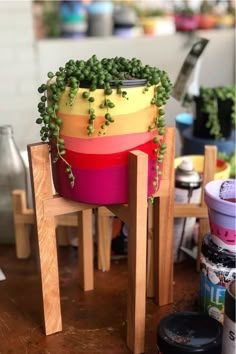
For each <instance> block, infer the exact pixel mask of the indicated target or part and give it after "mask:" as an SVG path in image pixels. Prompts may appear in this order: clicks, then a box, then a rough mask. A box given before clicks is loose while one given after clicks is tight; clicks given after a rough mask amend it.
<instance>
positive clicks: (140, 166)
mask: <svg viewBox="0 0 236 354" xmlns="http://www.w3.org/2000/svg"><path fill="white" fill-rule="evenodd" d="M147 166H148V160H147V155H146V154H144V153H142V152H140V151H137V152H136V151H133V152H132V153H130V154H129V203H128V209H129V223H128V234H129V239H128V300H127V301H128V305H127V308H128V322H127V344H128V347H129V348H130V349H131V350H132V351H133V353H134V354H140V353H143V352H144V339H145V314H146V249H147V171H148V167H147Z"/></svg>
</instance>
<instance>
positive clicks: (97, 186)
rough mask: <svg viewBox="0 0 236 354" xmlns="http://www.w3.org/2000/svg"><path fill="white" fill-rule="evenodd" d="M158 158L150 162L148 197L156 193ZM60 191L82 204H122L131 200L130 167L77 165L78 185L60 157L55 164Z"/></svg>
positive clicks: (55, 178)
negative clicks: (82, 166) (71, 182)
mask: <svg viewBox="0 0 236 354" xmlns="http://www.w3.org/2000/svg"><path fill="white" fill-rule="evenodd" d="M154 164H155V161H149V162H148V196H151V195H152V193H153V185H152V181H153V177H154V175H155V171H154V170H153V166H154ZM53 174H54V184H55V188H56V191H57V192H58V193H59V194H60V195H61V196H63V197H65V198H68V199H71V200H75V201H77V202H82V203H89V204H90V203H92V204H99V205H100V204H101V205H102V204H103V205H105V204H119V203H127V202H128V166H127V165H126V166H125V165H123V166H112V167H107V168H102V169H94V170H91V169H89V170H86V169H80V168H73V174H74V176H75V185H74V187H73V188H71V187H70V182H69V180H68V177H67V175H66V174H65V164H64V162H63V161H62V160H61V159H59V160H58V161H57V162H56V163H55V164H53Z"/></svg>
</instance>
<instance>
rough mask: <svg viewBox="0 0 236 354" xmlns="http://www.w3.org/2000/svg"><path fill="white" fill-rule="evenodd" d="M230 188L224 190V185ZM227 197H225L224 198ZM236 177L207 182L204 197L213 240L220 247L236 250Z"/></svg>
mask: <svg viewBox="0 0 236 354" xmlns="http://www.w3.org/2000/svg"><path fill="white" fill-rule="evenodd" d="M223 184H224V185H226V186H227V187H228V188H225V190H224V191H223V192H222V185H223ZM222 197H223V198H226V200H225V199H222ZM235 198H236V179H227V180H214V181H211V182H209V183H207V184H206V186H205V190H204V199H205V202H206V205H207V207H208V217H209V224H210V231H211V236H212V241H213V242H214V243H215V244H216V245H217V246H219V247H222V248H224V249H227V250H229V251H231V252H236V203H235V202H233V201H229V199H230V200H235Z"/></svg>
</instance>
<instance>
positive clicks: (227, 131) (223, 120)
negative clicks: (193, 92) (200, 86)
mask: <svg viewBox="0 0 236 354" xmlns="http://www.w3.org/2000/svg"><path fill="white" fill-rule="evenodd" d="M194 104H195V117H194V120H193V136H195V137H197V138H203V139H204V138H205V139H215V136H214V135H213V134H211V132H210V129H211V128H208V127H207V126H206V125H207V121H208V113H205V112H203V110H202V109H203V99H202V97H200V96H195V97H194ZM217 106H218V120H219V125H220V132H221V134H222V138H225V139H227V138H229V137H230V135H231V132H232V123H231V122H232V119H231V112H232V108H233V101H232V100H231V99H227V100H224V101H222V100H220V99H218V100H217Z"/></svg>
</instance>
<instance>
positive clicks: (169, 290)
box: [153, 128, 175, 306]
mask: <svg viewBox="0 0 236 354" xmlns="http://www.w3.org/2000/svg"><path fill="white" fill-rule="evenodd" d="M165 141H166V144H167V149H166V154H165V159H164V164H163V171H162V172H163V174H162V180H161V185H160V189H159V191H158V192H157V197H156V198H155V199H154V204H153V223H154V224H153V267H154V269H153V272H154V297H155V302H156V303H157V304H158V305H159V306H163V305H167V304H170V303H172V302H173V267H174V258H173V233H174V156H175V129H174V128H166V132H165Z"/></svg>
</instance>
